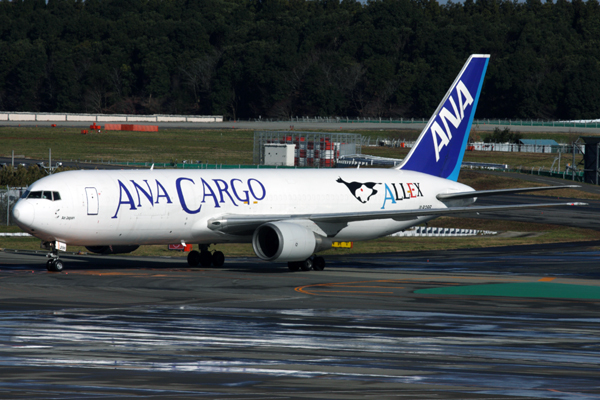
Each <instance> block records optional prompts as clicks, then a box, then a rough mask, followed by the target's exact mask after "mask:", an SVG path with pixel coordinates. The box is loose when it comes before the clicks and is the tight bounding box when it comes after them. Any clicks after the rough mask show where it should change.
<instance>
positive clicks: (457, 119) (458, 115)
mask: <svg viewBox="0 0 600 400" xmlns="http://www.w3.org/2000/svg"><path fill="white" fill-rule="evenodd" d="M456 96H457V97H458V108H457V107H456V102H455V101H454V98H453V97H452V96H449V97H448V100H449V101H450V104H451V105H452V109H453V111H454V114H453V113H451V112H450V111H449V110H448V109H447V108H446V107H444V108H442V111H440V113H439V114H438V117H439V119H440V120H441V121H442V124H444V128H446V129H445V131H444V130H443V129H442V127H441V126H440V124H439V123H438V122H437V121H434V122H433V124H432V125H431V136H432V137H433V147H434V148H435V161H439V160H440V151H442V148H443V147H444V146H447V145H448V143H450V140H452V131H451V130H450V127H449V126H448V121H450V123H451V124H452V125H453V126H454V128H458V127H459V126H460V123H461V122H462V120H463V119H464V118H465V110H466V109H467V107H468V106H470V105H473V96H471V93H469V90H468V89H467V87H466V86H465V84H464V83H463V82H462V81H458V84H457V85H456ZM438 138H439V142H438Z"/></svg>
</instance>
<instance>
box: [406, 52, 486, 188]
mask: <svg viewBox="0 0 600 400" xmlns="http://www.w3.org/2000/svg"><path fill="white" fill-rule="evenodd" d="M489 59H490V56H489V54H486V55H479V54H474V55H472V56H471V57H469V59H468V60H467V62H466V63H465V65H464V66H463V68H462V70H461V71H460V73H459V74H458V76H457V77H456V80H455V81H454V83H453V84H452V86H451V87H450V90H448V93H446V96H445V97H444V99H443V100H442V102H441V103H440V105H439V106H438V108H437V110H435V113H434V114H433V116H432V117H431V118H430V119H429V122H428V123H427V125H426V126H425V129H423V132H421V135H420V136H419V138H418V139H417V142H416V143H415V145H414V147H413V148H412V150H411V151H410V153H408V156H406V158H405V159H404V162H403V163H402V165H400V166H399V167H398V169H407V170H411V171H418V172H423V173H426V174H429V175H434V176H439V177H442V178H447V179H451V180H453V181H456V180H457V179H458V173H459V172H460V166H461V164H462V160H463V156H464V154H465V148H466V147H467V141H468V139H469V133H470V132H471V124H472V123H473V117H474V116H475V109H476V108H477V102H478V101H479V93H480V92H481V85H482V84H483V77H484V76H485V71H486V69H487V65H488V61H489Z"/></svg>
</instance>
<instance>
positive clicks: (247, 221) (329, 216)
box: [208, 202, 588, 235]
mask: <svg viewBox="0 0 600 400" xmlns="http://www.w3.org/2000/svg"><path fill="white" fill-rule="evenodd" d="M586 205H588V204H587V203H578V202H575V203H538V204H517V205H503V206H468V207H448V208H433V209H428V210H398V211H367V212H353V213H322V214H281V215H252V216H248V215H236V214H229V215H223V216H220V217H218V218H211V219H209V220H208V227H209V228H210V229H212V230H213V231H219V232H223V233H227V234H238V235H248V234H252V232H253V231H254V230H255V229H256V228H258V227H259V226H260V225H262V224H265V223H267V222H274V221H284V220H287V221H289V220H310V221H313V222H315V223H317V224H318V223H331V224H344V225H345V224H347V223H349V222H353V221H369V220H377V219H393V220H396V221H410V220H416V219H417V218H418V217H425V216H438V217H439V216H444V215H455V214H465V213H480V212H481V213H483V212H492V211H506V210H522V209H527V208H541V207H557V206H586Z"/></svg>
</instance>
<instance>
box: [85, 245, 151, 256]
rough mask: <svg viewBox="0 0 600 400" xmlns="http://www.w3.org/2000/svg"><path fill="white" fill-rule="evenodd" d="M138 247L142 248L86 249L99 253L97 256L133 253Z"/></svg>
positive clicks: (105, 247)
mask: <svg viewBox="0 0 600 400" xmlns="http://www.w3.org/2000/svg"><path fill="white" fill-rule="evenodd" d="M138 247H140V246H138V245H132V246H85V248H86V249H88V250H89V251H91V252H92V253H97V254H123V253H131V252H132V251H135V250H137V248H138Z"/></svg>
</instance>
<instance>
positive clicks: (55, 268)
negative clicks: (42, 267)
mask: <svg viewBox="0 0 600 400" xmlns="http://www.w3.org/2000/svg"><path fill="white" fill-rule="evenodd" d="M63 268H64V265H63V262H62V261H61V260H58V259H55V260H48V261H47V262H46V269H47V270H48V271H51V272H60V271H62V270H63Z"/></svg>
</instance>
